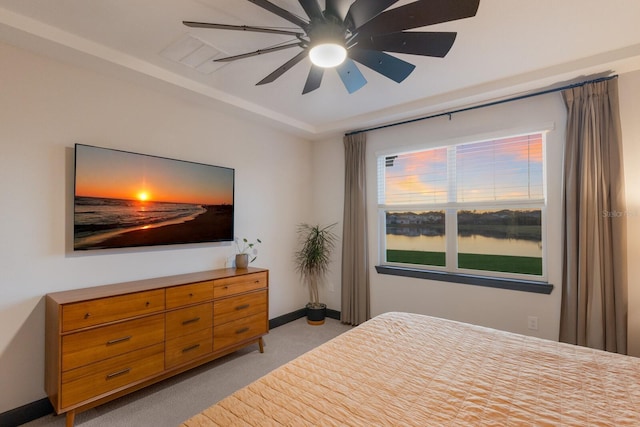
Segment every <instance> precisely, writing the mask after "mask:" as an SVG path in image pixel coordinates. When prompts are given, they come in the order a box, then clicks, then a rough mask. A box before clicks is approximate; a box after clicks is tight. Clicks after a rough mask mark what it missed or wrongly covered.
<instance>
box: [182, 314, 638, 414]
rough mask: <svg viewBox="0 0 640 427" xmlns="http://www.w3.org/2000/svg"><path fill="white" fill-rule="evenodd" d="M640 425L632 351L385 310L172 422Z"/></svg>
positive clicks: (635, 368) (636, 360)
mask: <svg viewBox="0 0 640 427" xmlns="http://www.w3.org/2000/svg"><path fill="white" fill-rule="evenodd" d="M245 425H251V426H280V425H285V426H521V425H526V426H561V425H571V426H640V359H637V358H633V357H629V356H621V355H618V354H613V353H606V352H603V351H598V350H592V349H588V348H583V347H577V346H572V345H568V344H562V343H557V342H553V341H547V340H542V339H538V338H533V337H527V336H523V335H517V334H512V333H508V332H502V331H497V330H494V329H489V328H483V327H479V326H473V325H468V324H464V323H458V322H452V321H448V320H443V319H438V318H433V317H428V316H422V315H415V314H407V313H386V314H383V315H380V316H378V317H376V318H374V319H372V320H370V321H368V322H366V323H364V324H362V325H360V326H359V327H357V328H354V329H352V330H350V331H348V332H346V333H344V334H342V335H340V336H339V337H337V338H335V339H333V340H332V341H329V342H327V343H326V344H324V345H322V346H320V347H318V348H316V349H314V350H312V351H310V352H309V353H306V354H305V355H303V356H301V357H299V358H297V359H295V360H293V361H291V362H290V363H288V364H286V365H284V366H282V367H280V368H278V369H276V370H274V371H273V372H271V373H270V374H268V375H266V376H265V377H263V378H261V379H259V380H257V381H256V382H254V383H253V384H250V385H249V386H247V387H245V388H243V389H241V390H239V391H237V392H236V393H234V394H233V395H231V396H229V397H227V398H225V399H223V400H222V401H220V402H218V403H217V404H215V405H213V406H211V407H210V408H208V409H206V410H205V411H203V412H202V413H200V414H198V415H196V416H194V417H193V418H191V419H189V420H188V421H186V422H185V423H184V424H183V426H185V427H195V426H245Z"/></svg>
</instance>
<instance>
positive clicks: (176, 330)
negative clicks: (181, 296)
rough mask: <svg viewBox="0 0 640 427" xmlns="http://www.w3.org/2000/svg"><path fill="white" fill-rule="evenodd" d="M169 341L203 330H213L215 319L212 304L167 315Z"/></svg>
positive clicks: (171, 312) (199, 305)
mask: <svg viewBox="0 0 640 427" xmlns="http://www.w3.org/2000/svg"><path fill="white" fill-rule="evenodd" d="M166 319H167V323H166V330H167V335H166V337H167V340H170V339H174V338H178V337H180V336H182V335H188V334H192V333H194V332H196V331H199V330H201V329H207V328H211V325H212V323H211V322H212V319H213V307H212V303H210V302H209V303H204V304H198V305H195V306H192V307H186V308H181V309H179V310H175V311H170V312H168V313H167V317H166Z"/></svg>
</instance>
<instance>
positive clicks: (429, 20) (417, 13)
mask: <svg viewBox="0 0 640 427" xmlns="http://www.w3.org/2000/svg"><path fill="white" fill-rule="evenodd" d="M479 5H480V0H455V1H451V0H418V1H416V2H413V3H409V4H407V5H404V6H400V7H396V8H395V9H391V10H388V11H386V12H383V13H381V14H380V15H378V16H377V17H375V18H374V19H372V20H370V21H369V22H367V23H365V24H363V25H362V26H360V27H358V28H357V30H356V32H357V33H358V34H357V35H356V37H358V38H362V37H363V36H368V35H373V34H387V33H396V32H398V31H403V30H408V29H411V28H419V27H424V26H427V25H433V24H439V23H441V22H448V21H455V20H456V19H463V18H470V17H472V16H475V14H476V12H477V11H478V6H479Z"/></svg>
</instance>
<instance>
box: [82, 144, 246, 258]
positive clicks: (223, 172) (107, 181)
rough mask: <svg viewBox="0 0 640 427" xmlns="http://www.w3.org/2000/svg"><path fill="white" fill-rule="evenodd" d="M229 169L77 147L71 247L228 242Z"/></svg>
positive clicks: (230, 208) (230, 209)
mask: <svg viewBox="0 0 640 427" xmlns="http://www.w3.org/2000/svg"><path fill="white" fill-rule="evenodd" d="M233 196H234V169H230V168H225V167H220V166H213V165H207V164H201V163H194V162H188V161H182V160H174V159H168V158H163V157H156V156H150V155H145V154H137V153H130V152H126V151H119V150H113V149H107V148H100V147H93V146H90V145H83V144H76V146H75V197H74V225H73V227H74V230H73V231H74V245H73V247H74V250H92V249H112V248H127V247H138V246H156V245H174V244H186V243H203V242H220V241H231V240H233V234H234V231H233Z"/></svg>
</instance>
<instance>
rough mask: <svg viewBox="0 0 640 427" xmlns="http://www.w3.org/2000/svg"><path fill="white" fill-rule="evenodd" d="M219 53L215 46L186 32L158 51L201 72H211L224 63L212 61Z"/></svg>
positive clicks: (165, 56)
mask: <svg viewBox="0 0 640 427" xmlns="http://www.w3.org/2000/svg"><path fill="white" fill-rule="evenodd" d="M221 54H222V52H220V51H219V50H218V49H216V48H215V47H213V46H211V45H209V44H206V43H205V42H203V41H202V40H200V39H197V38H195V37H192V36H190V35H188V34H186V35H184V36H183V37H182V38H180V39H178V40H176V41H175V42H174V43H172V44H170V45H169V46H167V47H166V48H164V49H163V50H162V51H161V52H160V55H161V56H163V57H164V58H167V59H170V60H172V61H174V62H179V63H181V64H182V65H186V66H187V67H189V68H193V69H195V70H197V71H199V72H201V73H203V74H211V73H213V72H214V71H215V70H217V69H218V68H220V67H222V66H223V65H224V64H223V63H218V62H213V59H214V58H216V57H218V56H220V55H221Z"/></svg>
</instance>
